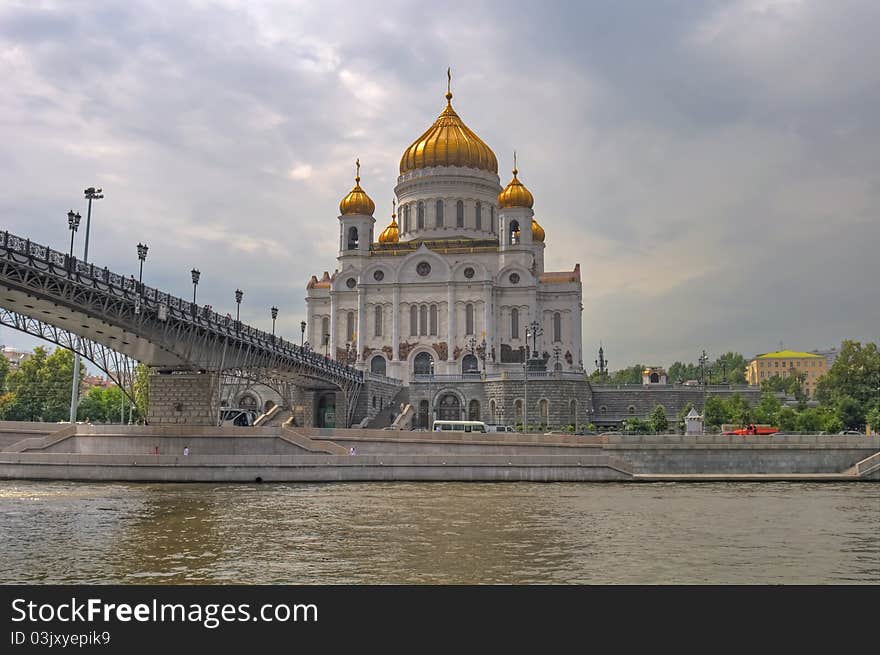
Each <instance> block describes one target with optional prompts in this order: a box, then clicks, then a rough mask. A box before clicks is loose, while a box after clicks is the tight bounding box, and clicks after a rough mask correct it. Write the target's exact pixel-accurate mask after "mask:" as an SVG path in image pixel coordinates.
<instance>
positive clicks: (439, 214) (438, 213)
mask: <svg viewBox="0 0 880 655" xmlns="http://www.w3.org/2000/svg"><path fill="white" fill-rule="evenodd" d="M435 207H436V212H435V218H436V225H437V227H443V201H442V200H438V201H437V204H436V205H435Z"/></svg>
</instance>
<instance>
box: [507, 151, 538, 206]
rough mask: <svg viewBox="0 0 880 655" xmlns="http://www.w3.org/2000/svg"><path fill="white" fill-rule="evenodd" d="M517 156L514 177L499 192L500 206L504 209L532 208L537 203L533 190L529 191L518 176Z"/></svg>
mask: <svg viewBox="0 0 880 655" xmlns="http://www.w3.org/2000/svg"><path fill="white" fill-rule="evenodd" d="M515 162H516V158H515V157H514V164H513V179H512V180H511V181H510V183H509V184H508V185H507V186H506V187H504V191H502V192H501V193H499V194H498V208H499V209H504V208H505V207H528V208H529V209H531V208H532V205H534V204H535V198H534V197H533V196H532V193H531V191H529V190H528V189H527V188H525V186H524V185H523V183H522V182H520V181H519V180H518V179H517V177H516V174H517V172H518V171H517V170H516V163H515Z"/></svg>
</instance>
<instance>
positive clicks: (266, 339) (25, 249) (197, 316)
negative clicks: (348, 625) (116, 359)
mask: <svg viewBox="0 0 880 655" xmlns="http://www.w3.org/2000/svg"><path fill="white" fill-rule="evenodd" d="M0 247H2V248H3V249H5V250H6V251H7V253H9V252H12V253H18V254H20V255H24V256H26V257H27V258H28V259H29V261H32V262H35V263H38V264H42V265H40V266H37V268H39V269H41V270H46V271H48V272H50V273H52V274H53V275H58V276H61V277H66V278H67V279H70V280H72V281H74V282H77V283H80V284H86V285H87V286H91V287H92V288H95V289H98V290H100V291H104V292H107V293H110V294H111V295H114V296H116V297H118V298H123V299H125V300H128V301H130V302H133V303H135V305H136V306H137V304H138V303H141V306H140V307H139V310H140V311H141V312H143V311H144V310H146V309H149V310H151V311H154V312H155V313H156V314H157V316H158V317H159V319H160V320H168V318H169V317H171V318H174V319H176V320H178V321H183V322H189V323H192V324H195V325H198V326H199V327H201V328H204V329H207V330H210V331H212V332H215V333H217V334H220V335H222V336H225V337H229V338H233V339H237V340H239V341H241V342H244V343H246V344H248V345H251V346H257V347H259V348H263V349H265V350H268V351H272V352H274V353H275V354H276V355H280V356H282V357H286V358H288V359H291V360H293V361H295V362H297V363H300V364H308V365H310V366H312V367H314V368H315V369H317V370H322V371H325V372H327V373H330V374H333V375H338V376H340V377H344V378H347V379H349V380H354V381H357V382H362V381H363V373H362V372H361V371H358V370H357V369H354V368H352V367H349V366H346V365H344V364H340V363H339V362H337V361H335V360H332V359H330V358H328V357H325V356H322V355H320V354H318V353H316V352H314V351H311V350H307V349H305V348H302V347H301V346H299V345H297V344H294V343H291V342H290V341H287V340H286V339H283V338H282V337H278V336H275V335H272V334H269V333H267V332H265V331H263V330H260V329H258V328H255V327H253V326H251V325H246V324H244V323H242V322H241V321H238V320H235V319H233V318H232V316H231V315H229V314H227V315H226V316H221V315H220V314H218V313H217V312H215V311H213V310H212V309H210V307H209V306H207V305H205V306H202V307H199V306H198V305H194V304H193V303H191V302H189V301H187V300H184V299H182V298H178V297H176V296H173V295H171V294H169V293H166V292H164V291H161V290H159V289H154V288H153V287H149V286H147V285H144V284H141V283H139V282H138V281H137V280H135V279H134V276H133V275H132V276H129V277H126V276H124V275H120V274H118V273H114V272H113V271H110V270H109V269H108V268H107V267H103V268H101V267H98V266H95V265H94V264H89V263H88V262H84V261H80V260H78V259H77V258H76V257H70V256H69V255H68V254H67V253H63V252H59V251H57V250H52V249H51V248H49V247H48V246H43V245H41V244H38V243H34V242H32V241H31V240H30V239H24V238H22V237H19V236H17V235H14V234H10V233H9V232H8V231H3V232H0ZM163 316H164V318H163Z"/></svg>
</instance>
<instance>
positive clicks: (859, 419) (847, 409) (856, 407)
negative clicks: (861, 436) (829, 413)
mask: <svg viewBox="0 0 880 655" xmlns="http://www.w3.org/2000/svg"><path fill="white" fill-rule="evenodd" d="M835 413H836V414H837V418H838V419H840V422H841V423H843V427H844V428H846V429H847V430H860V429H861V428H863V427H865V413H866V412H864V411H862V405H861V403H859V401H858V400H856V399H855V398H853V397H851V396H840V397H839V398H838V399H837V402H836V403H835Z"/></svg>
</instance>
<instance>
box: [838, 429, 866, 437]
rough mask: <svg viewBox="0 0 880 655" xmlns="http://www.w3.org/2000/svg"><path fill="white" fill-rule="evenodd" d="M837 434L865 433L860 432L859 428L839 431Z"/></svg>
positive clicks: (859, 434) (860, 434)
mask: <svg viewBox="0 0 880 655" xmlns="http://www.w3.org/2000/svg"><path fill="white" fill-rule="evenodd" d="M837 434H855V435H858V436H862V434H863V433H862V432H859V431H858V430H844V431H843V432H838V433H837Z"/></svg>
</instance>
